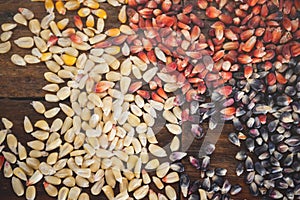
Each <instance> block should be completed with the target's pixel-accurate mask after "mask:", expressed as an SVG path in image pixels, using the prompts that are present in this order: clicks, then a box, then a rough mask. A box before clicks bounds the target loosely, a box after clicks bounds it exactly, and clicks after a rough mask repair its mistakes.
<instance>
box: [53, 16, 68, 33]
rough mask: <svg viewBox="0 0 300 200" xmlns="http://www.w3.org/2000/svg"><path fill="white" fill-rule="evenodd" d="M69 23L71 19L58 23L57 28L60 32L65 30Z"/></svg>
mask: <svg viewBox="0 0 300 200" xmlns="http://www.w3.org/2000/svg"><path fill="white" fill-rule="evenodd" d="M68 23H69V19H68V18H65V19H62V20H60V21H58V22H57V24H56V25H57V27H58V29H59V30H64V29H65V28H66V26H67V25H68Z"/></svg>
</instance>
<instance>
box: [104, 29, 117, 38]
mask: <svg viewBox="0 0 300 200" xmlns="http://www.w3.org/2000/svg"><path fill="white" fill-rule="evenodd" d="M120 33H121V31H120V29H118V28H111V29H108V30H107V31H106V32H105V34H106V35H107V36H110V37H117V36H119V35H120Z"/></svg>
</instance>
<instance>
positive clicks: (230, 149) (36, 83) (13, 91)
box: [0, 0, 260, 200]
mask: <svg viewBox="0 0 300 200" xmlns="http://www.w3.org/2000/svg"><path fill="white" fill-rule="evenodd" d="M19 7H27V8H31V9H32V10H33V11H34V12H35V14H36V16H37V18H39V19H41V16H43V15H44V14H45V11H44V8H43V3H33V2H30V1H29V0H26V1H20V0H5V1H4V0H0V24H2V23H4V22H12V17H13V15H14V14H15V13H17V9H18V8H19ZM103 7H105V5H104V6H103ZM109 8H111V7H109ZM106 10H107V11H108V13H109V14H108V20H107V26H108V27H112V26H115V24H116V17H115V16H116V12H117V11H116V10H113V9H108V8H106ZM21 35H31V34H30V33H29V31H28V30H27V28H26V27H24V26H22V25H19V26H18V28H17V29H16V30H15V31H14V35H13V38H12V39H16V38H18V37H20V36H21ZM16 52H18V53H20V54H21V55H25V54H26V51H21V50H20V49H18V48H16V47H15V46H13V48H12V50H11V51H10V52H9V53H8V54H5V55H0V117H7V118H8V119H11V120H12V121H13V122H14V127H13V129H12V131H13V133H14V134H15V135H16V136H17V138H18V139H19V140H20V141H21V142H22V143H23V144H25V143H26V142H27V141H29V140H30V139H32V137H31V136H30V135H29V134H26V133H25V132H24V130H23V125H22V122H23V119H24V116H25V115H27V116H30V118H31V119H32V121H35V120H38V119H43V116H42V115H39V114H37V113H36V112H35V111H34V110H33V109H32V107H31V105H30V102H31V101H32V100H42V101H43V96H44V94H45V93H44V92H43V91H42V89H41V88H42V87H43V86H44V85H45V84H46V81H45V80H44V77H43V73H44V72H46V71H47V69H46V67H45V66H44V64H38V65H28V66H27V67H16V66H14V65H13V64H12V63H11V62H10V55H11V54H12V53H16ZM46 106H49V107H50V104H47V103H46ZM1 128H2V125H1ZM231 131H233V127H232V125H230V124H225V125H224V127H223V128H222V130H221V136H220V138H219V140H218V142H217V144H216V150H215V152H214V154H213V155H212V157H211V167H224V168H227V169H228V173H227V176H226V178H228V179H229V180H230V182H231V183H232V184H237V183H238V184H240V185H242V186H243V191H242V193H240V194H239V195H237V196H233V197H232V198H233V199H237V200H242V199H260V198H257V197H256V198H255V197H252V196H251V195H250V193H249V189H248V187H247V185H245V184H244V181H243V177H237V176H236V175H235V166H236V164H237V161H236V160H235V159H234V156H235V154H236V152H237V151H238V150H239V149H238V148H237V147H235V146H233V145H231V144H230V143H229V141H228V140H227V135H228V133H230V132H231ZM211 132H212V133H210V134H218V133H219V132H214V131H211ZM182 137H183V138H182V140H183V141H184V140H186V138H185V137H188V134H183V136H182ZM168 138H169V135H168V134H160V135H159V139H160V140H165V139H168ZM200 145H201V141H198V140H194V141H193V143H192V145H191V146H190V147H189V149H188V153H189V155H193V156H197V155H198V151H199V148H200ZM183 162H184V163H185V167H186V173H188V174H189V175H190V177H191V178H192V180H196V179H200V172H199V171H197V170H195V169H194V168H193V167H192V166H190V165H189V164H188V160H187V159H185V160H184V161H183ZM174 187H177V186H174ZM37 190H38V192H37V198H36V199H43V200H46V199H53V198H50V197H49V196H48V195H47V194H46V193H45V192H44V189H43V188H42V184H41V182H40V183H39V184H38V186H37ZM0 199H11V200H14V199H25V197H22V198H18V197H17V196H16V195H15V194H14V193H13V191H12V187H11V184H10V179H6V178H4V177H3V172H2V171H0ZM91 199H105V198H104V197H103V194H101V197H100V198H99V197H91Z"/></svg>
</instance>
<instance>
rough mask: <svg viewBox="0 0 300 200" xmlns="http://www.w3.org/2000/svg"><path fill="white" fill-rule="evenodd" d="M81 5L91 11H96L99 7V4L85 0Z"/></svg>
mask: <svg viewBox="0 0 300 200" xmlns="http://www.w3.org/2000/svg"><path fill="white" fill-rule="evenodd" d="M83 5H85V6H86V7H89V8H91V9H98V8H99V7H100V4H99V3H98V2H96V1H94V0H86V1H84V2H83Z"/></svg>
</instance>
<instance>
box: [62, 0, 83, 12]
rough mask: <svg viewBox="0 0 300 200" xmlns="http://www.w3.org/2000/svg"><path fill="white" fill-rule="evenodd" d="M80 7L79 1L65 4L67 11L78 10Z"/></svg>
mask: <svg viewBox="0 0 300 200" xmlns="http://www.w3.org/2000/svg"><path fill="white" fill-rule="evenodd" d="M79 7H80V2H79V1H77V0H70V1H67V2H66V4H65V8H66V9H67V10H77V9H78V8H79Z"/></svg>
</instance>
